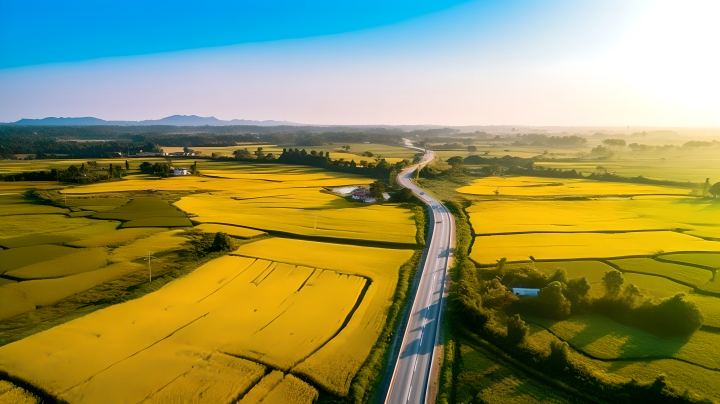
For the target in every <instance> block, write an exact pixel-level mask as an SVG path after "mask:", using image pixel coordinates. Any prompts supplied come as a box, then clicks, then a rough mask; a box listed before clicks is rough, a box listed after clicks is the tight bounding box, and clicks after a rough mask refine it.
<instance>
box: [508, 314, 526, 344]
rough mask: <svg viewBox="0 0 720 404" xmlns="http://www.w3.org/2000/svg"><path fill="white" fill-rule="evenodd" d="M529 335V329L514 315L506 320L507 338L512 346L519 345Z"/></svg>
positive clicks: (518, 316)
mask: <svg viewBox="0 0 720 404" xmlns="http://www.w3.org/2000/svg"><path fill="white" fill-rule="evenodd" d="M528 334H530V327H529V326H528V325H527V324H525V322H524V321H523V320H522V319H521V318H520V315H519V314H516V315H514V316H512V317H510V318H509V319H508V322H507V338H508V340H509V341H510V343H511V344H513V345H518V344H520V343H521V342H522V341H523V340H524V339H525V337H527V336H528Z"/></svg>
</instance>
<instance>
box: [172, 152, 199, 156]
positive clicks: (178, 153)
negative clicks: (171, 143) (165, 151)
mask: <svg viewBox="0 0 720 404" xmlns="http://www.w3.org/2000/svg"><path fill="white" fill-rule="evenodd" d="M170 155H171V156H176V157H190V156H194V155H195V153H194V152H189V153H186V152H176V153H170Z"/></svg>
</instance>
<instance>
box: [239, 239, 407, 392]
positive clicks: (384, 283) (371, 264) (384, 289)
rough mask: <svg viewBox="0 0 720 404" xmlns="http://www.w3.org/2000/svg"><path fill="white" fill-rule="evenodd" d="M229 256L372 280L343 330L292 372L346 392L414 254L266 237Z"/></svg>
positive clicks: (404, 251)
mask: <svg viewBox="0 0 720 404" xmlns="http://www.w3.org/2000/svg"><path fill="white" fill-rule="evenodd" d="M234 254H238V255H242V256H248V257H257V258H262V259H268V260H274V261H280V262H289V263H291V264H295V265H305V266H311V267H320V268H327V269H332V270H337V271H340V272H342V273H347V274H352V275H360V276H363V277H367V278H370V279H371V280H372V283H370V285H369V287H368V289H367V291H366V293H365V296H364V298H363V300H362V302H361V304H360V305H359V306H358V307H357V310H356V312H355V314H354V315H353V316H352V318H351V319H350V321H349V322H348V323H347V325H346V326H345V328H344V329H343V330H342V331H341V332H340V333H339V334H338V335H337V336H336V337H335V338H333V339H332V340H331V341H330V342H328V343H327V344H326V345H325V346H323V347H322V348H320V349H319V350H318V351H317V352H315V353H314V354H313V355H311V356H310V357H308V358H307V359H305V360H304V361H303V362H302V363H300V364H299V365H297V366H296V367H295V368H293V370H292V372H294V373H295V372H296V373H299V374H302V375H304V376H306V377H308V378H309V379H311V380H313V381H315V382H316V383H318V384H320V385H321V386H323V387H324V388H326V389H327V390H329V391H331V392H334V393H336V394H339V395H345V394H347V392H348V390H349V388H350V381H351V379H352V376H353V375H354V374H355V373H356V372H357V371H358V369H359V368H360V366H361V365H362V363H363V362H364V360H365V358H366V357H367V355H368V354H369V353H370V350H371V349H372V347H373V345H374V344H375V341H376V340H377V338H378V336H379V335H380V333H381V332H382V329H383V327H384V325H385V315H386V314H385V313H386V311H387V309H388V307H389V306H390V304H391V303H392V296H393V293H394V291H395V287H396V285H397V279H398V268H399V267H400V266H401V265H402V264H403V263H404V262H406V261H407V260H408V259H410V257H411V256H412V254H413V251H412V250H395V249H383V248H371V247H359V246H353V245H340V244H330V243H317V242H311V241H301V240H290V239H279V238H271V239H266V240H260V241H257V242H254V243H250V244H245V245H243V246H241V247H240V248H239V249H238V250H237V251H235V253H234Z"/></svg>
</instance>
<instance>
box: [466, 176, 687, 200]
mask: <svg viewBox="0 0 720 404" xmlns="http://www.w3.org/2000/svg"><path fill="white" fill-rule="evenodd" d="M496 190H497V191H498V194H497V195H499V196H528V197H542V196H596V195H613V196H635V195H678V196H685V195H689V194H690V190H689V189H684V188H678V187H663V186H656V185H642V184H628V183H622V182H601V181H593V180H583V179H566V178H562V179H560V178H557V179H556V178H544V177H507V178H504V177H487V178H483V179H479V180H475V181H474V182H473V183H472V184H471V185H469V186H466V187H462V188H459V189H458V190H457V191H458V192H461V193H466V194H473V195H495V191H496Z"/></svg>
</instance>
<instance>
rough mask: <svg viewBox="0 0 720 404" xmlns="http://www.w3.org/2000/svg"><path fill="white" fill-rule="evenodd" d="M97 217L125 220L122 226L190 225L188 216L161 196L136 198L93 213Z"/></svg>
mask: <svg viewBox="0 0 720 404" xmlns="http://www.w3.org/2000/svg"><path fill="white" fill-rule="evenodd" d="M93 217H94V218H95V219H110V220H123V221H125V222H124V223H123V224H122V227H190V226H192V223H190V220H189V219H188V218H187V216H186V215H185V214H184V213H182V212H180V211H178V210H177V209H175V208H173V207H172V206H170V205H168V204H167V203H166V202H164V201H163V200H162V199H160V198H152V197H148V198H135V199H133V200H132V201H130V202H128V203H127V204H125V205H122V206H119V207H117V208H115V209H113V210H109V211H106V212H100V213H96V214H94V215H93Z"/></svg>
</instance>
